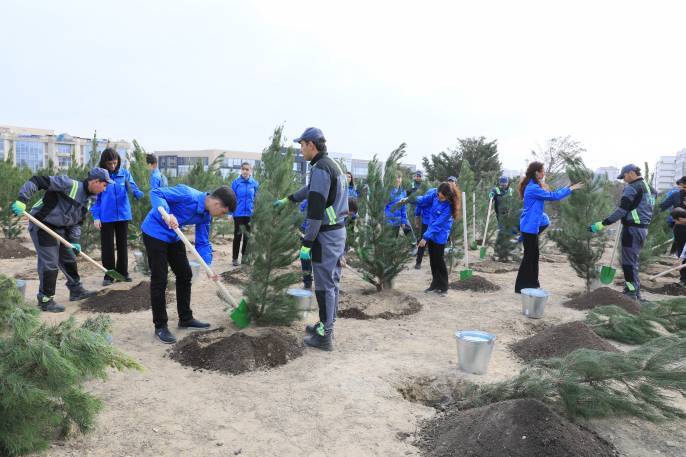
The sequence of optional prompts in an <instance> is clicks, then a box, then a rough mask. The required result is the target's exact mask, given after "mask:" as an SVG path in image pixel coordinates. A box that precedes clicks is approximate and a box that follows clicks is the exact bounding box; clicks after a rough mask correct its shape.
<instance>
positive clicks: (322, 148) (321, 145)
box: [311, 140, 326, 152]
mask: <svg viewBox="0 0 686 457" xmlns="http://www.w3.org/2000/svg"><path fill="white" fill-rule="evenodd" d="M311 143H312V144H314V147H315V148H317V151H318V152H326V140H318V141H312V142H311Z"/></svg>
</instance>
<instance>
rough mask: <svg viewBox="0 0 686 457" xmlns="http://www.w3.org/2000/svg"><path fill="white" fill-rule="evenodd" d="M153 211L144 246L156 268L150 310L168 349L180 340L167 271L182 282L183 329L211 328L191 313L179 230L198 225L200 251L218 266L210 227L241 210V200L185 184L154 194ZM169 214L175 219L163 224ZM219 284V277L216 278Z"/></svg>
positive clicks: (152, 267)
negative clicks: (170, 322)
mask: <svg viewBox="0 0 686 457" xmlns="http://www.w3.org/2000/svg"><path fill="white" fill-rule="evenodd" d="M150 204H151V205H152V209H151V210H150V212H149V213H148V215H147V216H146V217H145V220H144V221H143V225H142V226H141V230H142V231H143V243H144V244H145V250H146V251H147V254H148V264H149V265H150V304H151V305H152V320H153V323H154V324H155V336H157V338H158V339H159V340H160V341H162V342H163V343H167V344H171V343H174V342H176V338H175V337H174V335H173V334H172V333H171V332H170V331H169V329H168V327H167V302H166V298H165V293H166V291H167V270H168V267H171V269H172V271H173V272H174V275H175V276H176V307H177V310H178V315H179V328H207V327H209V326H210V324H208V323H205V322H200V321H198V320H196V319H194V318H193V312H192V311H191V279H192V278H193V272H192V271H191V267H190V265H189V264H188V257H187V256H186V246H185V245H184V244H183V241H181V239H180V238H179V237H178V235H177V234H176V232H174V229H177V228H182V227H183V226H184V225H195V249H196V250H197V251H198V254H200V256H201V257H202V258H203V260H204V261H205V262H206V263H207V264H208V265H210V264H212V244H211V243H210V224H211V222H212V218H213V217H220V216H223V215H225V214H227V213H228V212H229V211H235V209H236V195H235V194H234V192H233V190H231V188H230V187H229V186H221V187H219V188H218V189H216V190H215V191H214V192H212V194H208V193H206V192H201V191H199V190H196V189H193V188H192V187H188V186H186V185H185V184H179V185H177V186H174V187H158V188H157V189H153V190H152V191H150ZM160 206H161V207H162V208H164V209H165V210H166V211H167V213H168V214H169V219H168V220H167V221H165V220H164V219H163V218H162V215H161V214H160V212H159V210H158V208H159V207H160ZM210 279H212V280H213V281H218V280H219V278H218V277H217V276H216V275H215V276H214V277H212V278H210Z"/></svg>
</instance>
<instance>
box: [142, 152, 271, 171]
mask: <svg viewBox="0 0 686 457" xmlns="http://www.w3.org/2000/svg"><path fill="white" fill-rule="evenodd" d="M155 155H156V156H157V163H158V167H159V169H160V171H161V172H162V173H164V174H165V175H167V176H169V177H174V178H176V177H179V176H184V175H186V174H188V172H189V171H191V169H192V168H193V167H194V166H195V165H196V164H198V163H202V165H203V168H204V169H205V171H207V169H208V168H209V165H210V163H212V162H214V161H215V160H216V159H217V158H219V157H220V156H222V155H223V158H222V160H221V163H220V164H219V170H220V172H221V174H222V176H224V177H227V176H229V174H230V173H232V172H235V173H239V172H240V169H241V164H242V163H243V162H248V163H249V164H250V165H252V166H253V167H254V166H255V165H257V164H258V163H259V162H260V157H261V154H260V153H258V152H244V151H231V150H227V149H201V150H185V151H155Z"/></svg>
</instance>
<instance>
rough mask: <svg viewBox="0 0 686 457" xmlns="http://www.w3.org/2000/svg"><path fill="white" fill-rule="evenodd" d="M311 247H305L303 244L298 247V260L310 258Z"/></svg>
mask: <svg viewBox="0 0 686 457" xmlns="http://www.w3.org/2000/svg"><path fill="white" fill-rule="evenodd" d="M311 250H312V248H306V247H305V246H303V247H301V248H300V260H311V259H312V256H311V255H310V251H311Z"/></svg>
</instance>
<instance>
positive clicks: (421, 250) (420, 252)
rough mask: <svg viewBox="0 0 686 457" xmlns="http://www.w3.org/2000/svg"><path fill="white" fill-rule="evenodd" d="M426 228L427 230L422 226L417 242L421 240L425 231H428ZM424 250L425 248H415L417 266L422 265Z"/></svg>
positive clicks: (426, 227)
mask: <svg viewBox="0 0 686 457" xmlns="http://www.w3.org/2000/svg"><path fill="white" fill-rule="evenodd" d="M428 228H429V226H428V225H426V224H422V231H421V233H420V234H419V240H421V239H422V237H423V236H424V232H426V229H428ZM419 240H417V241H419ZM424 249H425V248H421V247H418V248H417V265H421V264H422V259H423V258H424Z"/></svg>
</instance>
